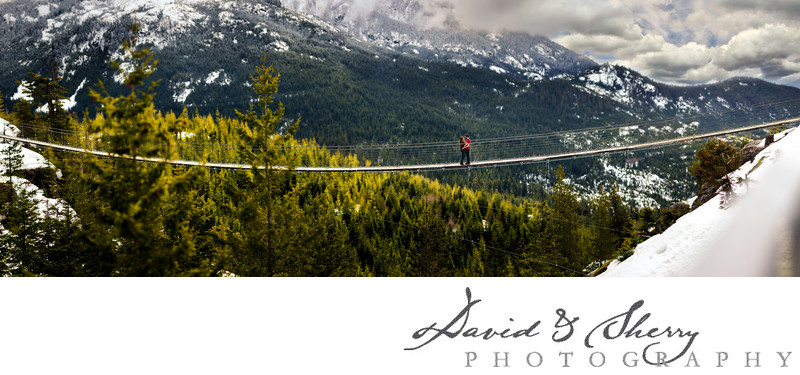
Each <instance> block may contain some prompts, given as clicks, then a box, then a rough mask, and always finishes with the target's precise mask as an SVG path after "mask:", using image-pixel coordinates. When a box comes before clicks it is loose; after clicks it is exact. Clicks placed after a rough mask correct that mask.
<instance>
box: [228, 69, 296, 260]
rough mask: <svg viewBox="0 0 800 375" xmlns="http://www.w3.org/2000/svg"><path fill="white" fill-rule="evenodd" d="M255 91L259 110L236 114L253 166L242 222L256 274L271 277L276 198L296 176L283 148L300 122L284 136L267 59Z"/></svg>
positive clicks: (275, 79) (276, 79) (244, 153)
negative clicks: (278, 167)
mask: <svg viewBox="0 0 800 375" xmlns="http://www.w3.org/2000/svg"><path fill="white" fill-rule="evenodd" d="M250 79H251V81H252V85H253V91H254V92H255V94H256V95H257V96H258V103H257V109H258V111H256V108H255V107H254V106H253V104H252V103H251V104H250V108H249V109H248V110H247V112H245V113H241V112H239V111H237V112H236V113H237V115H238V116H239V120H240V121H241V122H242V124H243V126H242V127H240V128H239V137H240V138H241V140H242V141H241V144H240V149H239V153H240V156H241V158H242V159H243V161H244V162H245V163H247V164H250V165H252V168H251V169H250V183H251V184H250V187H251V188H252V190H253V193H252V194H251V195H250V197H249V200H248V202H246V204H245V205H244V207H245V208H246V209H248V210H252V212H250V213H245V215H246V217H245V218H243V219H245V220H243V223H246V224H245V225H247V226H248V227H249V229H250V231H249V239H248V243H249V244H251V246H252V247H251V252H252V253H253V254H252V255H253V256H254V258H255V261H256V262H255V264H253V265H252V266H255V268H256V269H255V270H252V271H253V272H255V273H256V274H261V275H271V274H273V272H274V271H275V261H276V259H275V252H276V248H277V246H276V245H277V240H278V238H277V234H278V232H277V230H276V227H275V223H274V220H273V216H274V215H275V212H274V211H275V196H276V195H277V194H278V192H279V191H280V187H281V186H282V185H284V184H285V183H286V182H287V181H288V180H290V179H291V176H292V175H293V173H294V172H293V171H292V165H293V160H292V159H291V158H290V156H291V155H287V154H286V152H285V151H284V150H283V149H282V147H283V145H284V144H286V143H287V142H289V140H291V139H292V136H293V135H294V133H295V132H296V131H297V127H298V126H299V122H300V120H297V121H296V122H295V123H294V124H292V125H290V126H288V128H286V129H285V130H284V131H283V132H282V133H281V132H280V130H281V129H280V127H281V125H282V119H283V113H284V109H283V103H280V102H279V103H278V106H277V109H275V110H273V109H272V108H271V106H272V104H273V98H274V96H275V94H276V93H277V91H278V84H279V83H280V74H274V70H273V68H272V65H269V66H267V59H266V57H264V59H263V61H262V64H261V66H258V67H256V74H255V75H251V76H250ZM280 162H284V163H286V165H287V166H288V167H289V169H288V170H276V169H275V166H276V165H278V163H280Z"/></svg>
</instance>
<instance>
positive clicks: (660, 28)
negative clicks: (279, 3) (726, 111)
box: [284, 0, 800, 85]
mask: <svg viewBox="0 0 800 375" xmlns="http://www.w3.org/2000/svg"><path fill="white" fill-rule="evenodd" d="M284 4H286V5H287V6H289V7H293V8H296V9H300V10H304V11H307V12H310V13H314V14H317V15H323V14H324V13H326V12H327V13H328V16H330V14H331V12H332V13H333V14H338V15H343V16H345V17H346V18H347V19H356V18H358V17H368V16H369V15H370V13H372V12H373V11H375V10H376V9H382V10H383V11H384V12H389V13H392V14H394V15H402V14H406V16H405V20H406V21H408V22H414V23H416V24H417V26H420V27H452V25H454V24H458V25H460V27H464V28H470V29H480V30H485V31H503V30H508V31H524V32H528V33H531V34H536V35H544V36H547V37H550V38H551V39H553V40H555V41H556V42H558V43H561V44H563V45H564V46H566V47H567V48H570V49H572V50H574V51H576V52H579V53H586V54H588V55H589V56H590V57H593V58H595V59H597V60H598V61H599V62H617V63H621V64H623V65H626V66H629V67H631V68H633V69H636V70H638V71H640V72H642V73H643V74H645V75H648V76H650V77H652V78H654V79H657V80H661V81H665V82H668V83H706V82H709V81H716V80H721V79H725V78H728V77H731V76H736V75H751V76H757V77H762V78H766V79H769V80H772V81H774V82H779V83H790V84H795V82H797V81H798V73H800V67H798V65H800V38H799V37H798V35H800V0H769V1H765V0H652V1H646V2H643V1H640V0H572V1H570V0H495V1H485V0H388V1H378V0H284ZM387 9H388V10H387ZM393 18H394V17H393ZM795 85H796V84H795Z"/></svg>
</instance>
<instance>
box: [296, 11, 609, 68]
mask: <svg viewBox="0 0 800 375" xmlns="http://www.w3.org/2000/svg"><path fill="white" fill-rule="evenodd" d="M284 5H285V6H287V7H289V8H292V9H297V10H300V11H303V12H307V13H311V14H314V15H316V16H318V17H320V18H322V19H324V20H326V21H328V22H331V23H333V24H335V25H337V26H340V27H342V28H344V29H346V30H348V31H350V32H351V33H353V34H355V35H357V36H359V37H361V38H362V39H364V40H365V41H369V42H371V43H374V44H377V45H379V46H382V47H385V48H389V49H392V50H396V51H400V52H403V53H407V54H410V55H415V56H418V57H420V58H423V59H427V60H431V61H450V62H453V63H456V64H459V65H461V66H469V67H475V68H482V69H490V70H492V71H495V72H498V73H504V74H505V73H507V74H511V75H515V76H517V77H520V78H525V79H546V78H552V77H557V76H562V75H575V74H578V73H580V72H582V71H583V70H585V69H587V68H589V67H592V66H596V65H597V63H595V62H594V61H592V60H591V59H589V58H587V57H585V56H581V55H578V54H576V53H575V52H573V51H570V50H568V49H566V48H564V47H563V46H561V45H559V44H558V43H555V42H553V41H552V40H550V39H548V38H545V37H541V36H531V35H528V34H525V33H510V32H507V33H486V32H479V31H474V30H466V29H463V28H461V27H459V25H458V23H457V21H455V20H454V19H452V18H449V19H448V18H446V17H447V16H446V15H447V11H446V10H447V9H449V8H452V6H453V5H452V3H451V2H449V1H438V2H433V3H430V2H421V1H419V0H390V1H380V2H374V3H371V4H370V5H369V6H364V5H361V4H360V3H359V2H357V1H353V0H319V1H317V0H285V1H284ZM432 8H438V9H432ZM442 17H445V19H444V20H440V19H435V18H442Z"/></svg>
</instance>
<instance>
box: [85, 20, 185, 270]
mask: <svg viewBox="0 0 800 375" xmlns="http://www.w3.org/2000/svg"><path fill="white" fill-rule="evenodd" d="M130 30H131V33H132V36H131V38H130V40H126V41H125V42H124V43H123V50H124V51H125V57H126V58H128V59H129V60H130V62H131V65H130V66H131V69H130V70H123V69H121V68H120V64H119V62H115V63H114V64H113V66H114V67H115V68H117V69H118V70H119V71H120V73H122V74H123V76H124V77H125V80H124V83H125V85H126V86H127V87H128V88H129V89H130V94H128V95H127V96H122V97H113V96H111V95H109V94H108V92H107V91H106V90H105V88H104V86H103V84H102V82H101V83H100V84H99V89H100V92H97V91H95V90H91V96H92V97H93V98H94V100H95V101H96V102H97V103H99V104H100V106H101V108H100V112H102V113H103V116H102V117H101V121H98V122H92V123H91V126H90V129H89V132H90V133H91V134H93V135H97V136H99V137H100V139H101V141H102V143H104V144H105V145H106V146H107V147H108V148H109V149H110V150H111V151H112V152H114V153H117V154H119V155H122V156H124V157H126V158H120V159H113V161H111V162H108V161H106V160H99V159H96V158H88V159H87V160H86V161H85V162H84V165H83V166H82V167H81V168H80V169H76V170H72V171H70V172H71V173H73V174H75V175H77V176H78V177H79V178H80V181H81V183H82V184H83V185H84V186H85V187H86V188H87V189H86V190H88V191H90V192H92V194H94V195H95V197H96V199H97V200H99V201H100V202H101V203H100V204H98V205H96V206H94V208H93V210H94V212H90V213H88V214H89V215H88V216H87V217H95V218H96V221H93V222H91V225H92V226H93V227H92V228H89V229H87V233H86V234H85V235H86V236H87V238H89V239H90V240H91V241H92V243H91V247H92V248H93V249H92V250H91V251H97V258H98V259H107V258H108V257H109V255H112V256H113V258H115V259H116V260H115V261H114V262H115V263H116V265H115V268H116V272H117V274H119V275H130V276H167V275H176V274H182V273H184V272H186V270H184V269H182V264H184V263H185V261H186V260H187V259H188V258H190V257H191V256H192V254H193V252H194V243H193V236H192V234H191V233H190V232H189V230H188V227H187V225H186V220H188V217H189V216H190V215H188V214H187V212H186V211H187V210H191V207H186V206H185V204H186V203H185V200H184V201H183V202H184V203H183V205H181V204H177V205H168V204H167V202H169V201H170V200H174V201H175V202H182V199H181V196H183V195H184V194H187V193H188V191H189V190H190V184H191V182H192V177H193V175H192V174H191V173H182V174H181V173H176V172H175V171H173V170H172V168H170V167H169V166H167V165H166V164H162V163H143V162H141V161H140V160H138V159H140V158H142V157H170V156H171V155H173V153H174V150H173V149H172V148H171V142H170V138H171V135H170V134H171V133H174V132H176V131H178V129H179V124H178V123H177V121H176V122H171V123H167V122H166V121H156V119H155V109H154V108H153V97H154V95H155V94H154V90H155V87H156V86H157V82H153V83H151V85H150V86H149V88H148V89H147V90H146V91H142V90H141V89H140V88H139V87H140V86H142V85H143V84H144V83H145V80H146V79H147V77H148V76H149V75H150V74H151V73H152V72H153V71H154V69H155V66H156V62H155V61H154V59H153V56H152V54H151V53H150V52H149V50H148V49H137V46H136V37H137V35H138V31H139V26H138V24H134V25H133V26H131V27H130ZM83 216H84V215H83V214H81V217H82V218H83ZM90 230H91V231H90ZM104 230H105V231H108V235H103V234H102V233H98V232H101V231H104ZM109 251H110V252H111V254H109ZM98 268H101V269H105V267H102V266H98Z"/></svg>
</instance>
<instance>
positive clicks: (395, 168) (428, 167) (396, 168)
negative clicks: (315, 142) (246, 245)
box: [0, 117, 800, 173]
mask: <svg viewBox="0 0 800 375" xmlns="http://www.w3.org/2000/svg"><path fill="white" fill-rule="evenodd" d="M798 122H800V117H795V118H791V119H786V120H780V121H773V122H769V123H763V124H758V125H751V126H745V127H741V128H736V129H726V130H720V131H715V132H709V133H703V134H697V135H691V136H684V137H679V138H673V139H667V140H661V141H653V142H645V143H638V144H633V145H627V146H616V147H607V148H600V149H595V150H584V151H574V152H567V153H560V154H550V155H540V156H528V157H519V158H509V159H497V160H484V161H475V162H472V163H471V164H470V165H469V166H464V165H460V164H459V163H443V164H417V165H390V166H361V167H307V166H298V167H295V168H294V170H295V171H297V172H305V173H355V172H403V171H434V170H449V169H460V168H461V169H463V168H475V167H489V166H503V165H514V164H529V163H540V162H546V161H553V160H563V159H572V158H579V157H587V156H595V155H601V154H608V153H616V152H625V151H633V150H640V149H648V148H655V147H661V146H666V145H669V144H675V143H681V142H689V141H693V140H698V139H704V138H711V137H719V136H723V135H728V134H735V133H741V132H746V131H753V130H758V129H764V128H771V127H774V126H781V125H790V124H794V123H798ZM0 138H5V139H9V140H14V141H18V142H20V143H23V144H30V145H36V146H41V147H48V148H52V149H56V150H61V151H70V152H82V153H89V154H93V155H96V156H99V157H107V158H120V159H133V158H132V157H130V156H127V155H119V154H114V153H108V152H103V151H96V150H87V149H83V148H78V147H71V146H64V145H59V144H55V143H49V142H42V141H36V140H32V139H26V138H19V137H14V136H10V135H5V134H0ZM136 160H141V161H146V162H154V163H168V164H172V165H180V166H191V167H207V168H219V169H250V168H252V166H251V165H248V164H232V163H205V162H199V161H194V160H168V159H162V158H143V157H137V158H136ZM260 168H263V167H260ZM273 168H274V169H286V167H285V166H274V167H273Z"/></svg>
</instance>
